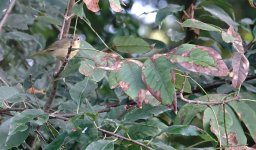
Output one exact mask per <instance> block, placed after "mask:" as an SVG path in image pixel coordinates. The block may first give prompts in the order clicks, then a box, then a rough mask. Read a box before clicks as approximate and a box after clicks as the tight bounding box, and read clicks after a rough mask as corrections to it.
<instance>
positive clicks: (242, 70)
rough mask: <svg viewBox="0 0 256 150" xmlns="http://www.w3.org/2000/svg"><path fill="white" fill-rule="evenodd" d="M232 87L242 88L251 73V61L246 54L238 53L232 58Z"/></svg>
mask: <svg viewBox="0 0 256 150" xmlns="http://www.w3.org/2000/svg"><path fill="white" fill-rule="evenodd" d="M232 68H233V76H232V86H233V87H234V88H240V86H241V85H242V83H243V82H244V81H245V79H246V77H247V74H248V71H249V61H248V60H247V58H246V57H245V55H244V54H242V53H238V52H236V53H235V54H234V56H233V58H232Z"/></svg>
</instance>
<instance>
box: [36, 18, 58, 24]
mask: <svg viewBox="0 0 256 150" xmlns="http://www.w3.org/2000/svg"><path fill="white" fill-rule="evenodd" d="M36 20H37V21H38V22H40V23H46V24H53V25H56V26H60V25H61V22H60V21H59V20H57V19H55V18H53V17H51V16H38V17H36Z"/></svg>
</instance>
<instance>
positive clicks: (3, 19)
mask: <svg viewBox="0 0 256 150" xmlns="http://www.w3.org/2000/svg"><path fill="white" fill-rule="evenodd" d="M15 2H16V0H12V1H11V3H10V5H9V7H8V9H7V10H6V12H5V14H4V16H3V18H2V20H1V22H0V32H1V30H2V27H3V26H4V24H5V22H6V21H7V17H8V16H9V15H10V13H11V11H12V9H13V7H14V4H15Z"/></svg>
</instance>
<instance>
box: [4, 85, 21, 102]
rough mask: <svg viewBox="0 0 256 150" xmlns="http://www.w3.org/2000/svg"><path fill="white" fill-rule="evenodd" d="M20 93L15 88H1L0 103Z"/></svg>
mask: <svg viewBox="0 0 256 150" xmlns="http://www.w3.org/2000/svg"><path fill="white" fill-rule="evenodd" d="M19 93H20V92H19V91H18V89H17V88H15V87H9V86H1V87H0V101H3V100H7V99H9V98H11V97H13V96H15V95H18V94H19Z"/></svg>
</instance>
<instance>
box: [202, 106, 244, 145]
mask: <svg viewBox="0 0 256 150" xmlns="http://www.w3.org/2000/svg"><path fill="white" fill-rule="evenodd" d="M224 113H225V115H224ZM224 116H225V119H224ZM203 126H204V129H205V130H206V131H208V132H212V133H214V134H215V135H216V137H217V138H218V140H219V141H221V144H222V146H226V145H231V144H232V145H233V146H235V145H244V144H245V143H246V136H245V134H244V132H243V129H242V127H241V125H240V122H239V121H238V119H237V118H236V116H235V114H234V113H233V111H232V110H231V109H230V108H229V106H228V105H225V111H224V108H223V105H221V106H212V107H211V108H207V109H206V110H205V111H204V117H203ZM226 133H227V136H226ZM227 139H228V140H227ZM232 139H236V141H235V142H234V141H232ZM227 141H228V142H229V143H227Z"/></svg>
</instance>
